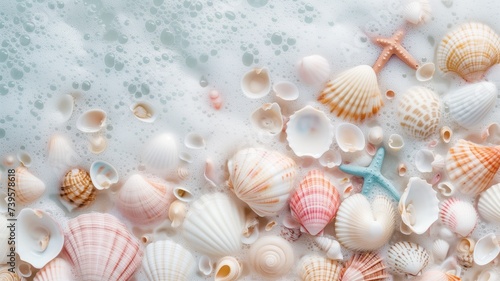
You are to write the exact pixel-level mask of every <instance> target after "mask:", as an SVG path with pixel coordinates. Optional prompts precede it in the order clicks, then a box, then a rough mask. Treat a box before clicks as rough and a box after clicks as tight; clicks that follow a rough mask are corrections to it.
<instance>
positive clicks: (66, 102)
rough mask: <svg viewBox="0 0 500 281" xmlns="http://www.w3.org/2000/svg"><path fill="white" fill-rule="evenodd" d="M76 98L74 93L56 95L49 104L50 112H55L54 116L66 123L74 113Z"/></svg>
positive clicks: (58, 120)
mask: <svg viewBox="0 0 500 281" xmlns="http://www.w3.org/2000/svg"><path fill="white" fill-rule="evenodd" d="M74 106H75V99H74V98H73V96H72V95H68V94H64V95H61V96H58V97H56V98H55V99H54V100H52V101H51V102H50V104H49V112H53V116H54V117H55V119H56V120H57V122H59V123H64V122H66V121H68V120H69V119H70V118H71V115H73V108H74Z"/></svg>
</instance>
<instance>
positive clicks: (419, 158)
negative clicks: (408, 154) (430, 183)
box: [415, 148, 434, 173]
mask: <svg viewBox="0 0 500 281" xmlns="http://www.w3.org/2000/svg"><path fill="white" fill-rule="evenodd" d="M433 161H434V152H432V150H429V149H425V148H424V149H420V150H419V151H417V153H415V167H417V170H418V171H419V172H421V173H430V172H432V162H433Z"/></svg>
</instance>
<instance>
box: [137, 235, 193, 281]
mask: <svg viewBox="0 0 500 281" xmlns="http://www.w3.org/2000/svg"><path fill="white" fill-rule="evenodd" d="M195 265H196V261H195V259H194V257H193V255H192V254H191V253H190V252H189V251H188V250H186V249H184V248H183V247H182V246H181V245H179V244H177V243H175V242H173V241H169V240H162V241H156V242H153V243H150V244H148V246H147V247H146V250H145V251H144V259H143V260H142V269H143V271H144V273H145V274H146V277H147V279H148V281H163V280H171V281H188V280H192V274H193V273H194V271H195Z"/></svg>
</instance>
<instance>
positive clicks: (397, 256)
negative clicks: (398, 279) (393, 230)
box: [387, 242, 429, 276]
mask: <svg viewBox="0 0 500 281" xmlns="http://www.w3.org/2000/svg"><path fill="white" fill-rule="evenodd" d="M387 263H388V265H389V268H390V269H391V271H393V272H394V273H396V274H398V275H406V276H417V275H420V274H421V272H422V270H423V269H424V268H425V267H426V266H427V264H428V263H429V254H428V253H427V251H426V250H425V249H424V248H423V247H422V246H420V245H418V244H415V243H412V242H398V243H396V244H394V245H392V246H391V248H389V251H388V253H387Z"/></svg>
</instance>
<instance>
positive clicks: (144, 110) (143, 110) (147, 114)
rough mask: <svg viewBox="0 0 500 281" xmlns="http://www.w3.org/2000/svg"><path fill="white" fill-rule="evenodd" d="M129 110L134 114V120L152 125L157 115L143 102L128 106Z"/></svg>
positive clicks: (149, 105)
mask: <svg viewBox="0 0 500 281" xmlns="http://www.w3.org/2000/svg"><path fill="white" fill-rule="evenodd" d="M130 110H131V111H132V113H133V114H134V116H135V118H137V119H138V120H140V121H142V122H146V123H153V122H154V121H155V120H156V117H157V115H158V114H157V113H156V110H155V109H154V107H153V106H152V105H151V104H149V103H147V102H144V101H142V102H136V103H134V104H132V105H131V106H130Z"/></svg>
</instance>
